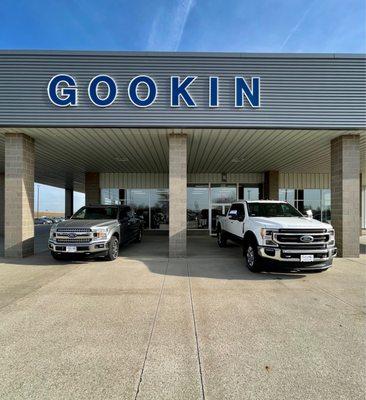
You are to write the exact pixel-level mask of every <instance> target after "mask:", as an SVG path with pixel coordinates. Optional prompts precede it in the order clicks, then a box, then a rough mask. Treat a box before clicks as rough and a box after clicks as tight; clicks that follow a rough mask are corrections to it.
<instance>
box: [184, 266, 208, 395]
mask: <svg viewBox="0 0 366 400" xmlns="http://www.w3.org/2000/svg"><path fill="white" fill-rule="evenodd" d="M187 275H188V283H189V297H190V301H191V309H192V318H193V328H194V336H195V340H196V350H197V359H198V368H199V373H200V382H201V393H202V400H205V398H206V397H205V387H204V385H203V375H202V362H201V353H200V346H199V342H198V333H197V322H196V315H195V312H194V304H193V295H192V284H191V271H190V268H189V263H188V262H187Z"/></svg>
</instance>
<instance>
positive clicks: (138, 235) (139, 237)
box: [135, 228, 142, 243]
mask: <svg viewBox="0 0 366 400" xmlns="http://www.w3.org/2000/svg"><path fill="white" fill-rule="evenodd" d="M141 240H142V228H139V230H138V232H137V235H136V239H135V243H141Z"/></svg>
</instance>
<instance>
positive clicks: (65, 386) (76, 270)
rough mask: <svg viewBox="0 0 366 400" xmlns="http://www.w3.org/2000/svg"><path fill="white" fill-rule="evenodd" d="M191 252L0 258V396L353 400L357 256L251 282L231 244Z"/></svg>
mask: <svg viewBox="0 0 366 400" xmlns="http://www.w3.org/2000/svg"><path fill="white" fill-rule="evenodd" d="M189 253H190V254H189V257H188V258H187V259H186V260H169V259H168V258H167V238H165V237H154V236H150V237H146V238H145V241H144V242H143V243H141V244H134V245H131V246H130V247H128V248H126V249H122V250H121V253H120V258H119V259H118V260H117V261H115V262H105V261H89V262H81V261H78V262H70V263H66V262H55V261H54V260H53V259H52V258H51V257H50V256H49V255H48V254H47V253H43V254H38V255H36V256H34V257H31V258H27V259H24V260H15V261H12V262H11V263H9V262H6V261H5V260H3V259H0V398H1V399H25V398H26V399H46V398H47V399H88V400H90V399H109V400H111V399H136V398H137V399H155V398H161V399H185V400H186V399H203V398H205V399H220V400H221V399H261V400H262V399H281V400H283V399H291V400H293V399H312V400H313V399H319V400H320V399H322V400H324V399H332V400H334V399H337V400H338V399H345V400H350V399H364V397H365V381H364V377H365V376H366V371H365V359H366V357H365V335H366V334H365V332H366V329H365V328H366V326H365V325H366V324H365V314H364V311H365V308H364V307H365V268H366V256H364V255H363V256H362V257H361V258H360V259H337V260H336V261H335V265H334V267H333V268H332V269H331V270H329V271H327V272H324V273H320V274H319V273H312V274H301V273H295V274H278V273H264V274H252V273H250V272H248V271H247V270H246V268H245V266H244V265H243V261H242V257H241V252H240V249H239V248H238V247H235V246H231V247H229V248H226V249H219V248H217V247H216V245H215V242H214V240H213V239H210V238H207V237H193V238H192V237H191V238H190V239H189Z"/></svg>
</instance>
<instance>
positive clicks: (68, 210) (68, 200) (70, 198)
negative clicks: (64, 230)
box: [65, 188, 74, 218]
mask: <svg viewBox="0 0 366 400" xmlns="http://www.w3.org/2000/svg"><path fill="white" fill-rule="evenodd" d="M72 214H74V190H73V189H70V188H66V189H65V218H70V217H71V216H72Z"/></svg>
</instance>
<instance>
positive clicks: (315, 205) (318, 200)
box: [279, 189, 331, 222]
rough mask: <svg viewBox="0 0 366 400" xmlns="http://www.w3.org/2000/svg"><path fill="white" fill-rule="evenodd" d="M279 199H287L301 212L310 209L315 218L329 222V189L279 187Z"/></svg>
mask: <svg viewBox="0 0 366 400" xmlns="http://www.w3.org/2000/svg"><path fill="white" fill-rule="evenodd" d="M279 199H280V200H283V201H288V202H289V203H290V204H292V205H293V206H294V207H296V208H297V209H298V210H299V211H300V212H301V213H303V214H305V213H306V210H311V211H312V212H313V217H314V218H315V219H317V220H319V221H323V222H330V217H331V214H330V189H280V190H279Z"/></svg>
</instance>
